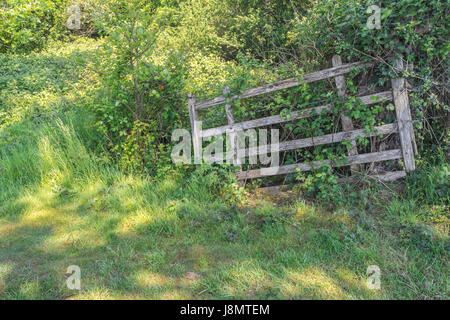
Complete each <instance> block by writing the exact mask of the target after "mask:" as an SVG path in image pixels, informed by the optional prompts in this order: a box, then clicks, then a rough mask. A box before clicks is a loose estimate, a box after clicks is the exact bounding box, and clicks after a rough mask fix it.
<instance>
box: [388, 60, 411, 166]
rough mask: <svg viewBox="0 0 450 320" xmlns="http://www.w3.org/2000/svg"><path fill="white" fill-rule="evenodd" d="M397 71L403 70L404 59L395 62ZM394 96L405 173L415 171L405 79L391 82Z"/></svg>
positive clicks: (396, 79)
mask: <svg viewBox="0 0 450 320" xmlns="http://www.w3.org/2000/svg"><path fill="white" fill-rule="evenodd" d="M394 67H395V69H397V70H398V71H399V72H401V71H402V70H403V61H402V59H397V60H395V65H394ZM391 83H392V95H393V98H394V105H395V113H396V115H397V122H398V131H399V136H400V144H401V146H402V153H403V162H404V165H405V171H406V172H409V171H413V170H414V169H415V168H416V166H415V163H414V147H413V144H414V136H413V134H412V133H413V126H412V119H411V111H410V109H409V98H408V91H407V89H406V86H405V79H403V78H400V77H399V78H395V79H392V80H391Z"/></svg>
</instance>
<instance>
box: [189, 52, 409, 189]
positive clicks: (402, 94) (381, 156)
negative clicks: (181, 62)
mask: <svg viewBox="0 0 450 320" xmlns="http://www.w3.org/2000/svg"><path fill="white" fill-rule="evenodd" d="M332 63H333V67H332V68H329V69H325V70H322V71H318V72H314V73H310V74H307V75H305V76H304V77H303V79H302V80H301V81H300V80H298V79H296V78H293V79H287V80H282V81H279V82H276V83H272V84H268V85H264V86H261V87H257V88H253V89H249V90H246V91H245V92H243V93H242V94H240V95H236V96H233V97H232V98H231V100H233V99H245V98H250V97H255V96H259V95H263V94H267V93H271V92H275V91H278V90H283V89H287V88H292V87H295V86H299V85H301V84H302V83H311V82H315V81H320V80H325V79H328V78H334V80H335V84H336V87H337V89H338V95H339V96H345V81H344V76H343V75H344V74H346V73H348V72H350V70H351V69H352V68H354V67H362V66H368V65H373V63H370V62H369V63H364V62H354V63H348V64H342V62H341V58H340V57H339V56H337V55H336V56H334V57H333V60H332ZM394 68H395V69H396V71H397V72H401V71H402V70H403V61H402V60H401V59H398V60H396V61H395V65H394ZM405 83H406V81H405V79H403V78H395V79H392V80H391V86H392V90H389V91H384V92H379V93H374V94H371V95H367V96H360V97H359V98H360V99H361V101H362V103H363V104H365V105H371V104H374V103H376V102H377V101H380V100H383V101H393V103H394V106H395V113H396V122H395V123H392V124H385V125H381V126H377V127H375V128H374V129H375V130H374V131H375V132H372V133H370V134H367V133H366V132H365V131H364V130H362V129H357V130H355V129H354V127H353V123H352V120H351V119H350V118H348V117H347V116H345V115H344V114H341V116H340V121H341V124H342V128H343V130H344V131H343V132H338V133H333V134H327V135H323V136H316V137H311V138H305V139H298V140H291V141H284V142H280V143H279V152H283V151H288V150H295V149H299V148H306V147H313V146H318V145H324V144H331V143H336V142H341V141H351V142H352V147H351V149H350V150H349V152H348V156H347V157H346V159H347V163H345V164H342V163H335V162H334V161H331V160H324V161H315V162H312V163H296V164H290V165H283V166H280V167H278V170H276V171H274V173H273V175H282V174H288V173H294V172H296V171H297V170H300V171H308V170H312V169H315V168H320V167H321V166H323V165H324V164H329V165H331V166H333V167H338V166H344V165H347V166H352V168H356V167H357V165H359V164H364V163H372V162H381V161H388V160H395V159H403V163H404V170H401V171H394V172H388V173H385V174H382V175H376V178H378V179H380V180H384V181H392V180H395V179H398V178H401V177H404V176H405V175H406V173H407V172H409V171H413V170H414V169H415V164H414V155H415V153H417V147H416V144H415V139H414V131H413V126H412V119H411V112H410V108H409V101H408V93H407V89H406V84H405ZM228 94H229V91H228V89H227V88H226V89H225V90H224V95H223V96H220V97H216V98H214V99H211V100H206V101H201V102H197V101H196V100H195V97H193V96H189V114H190V119H191V127H192V139H193V148H194V158H195V159H197V160H199V161H201V158H202V150H201V139H203V138H208V137H213V136H219V135H222V134H228V136H229V138H230V142H231V143H230V145H231V151H230V152H226V153H224V154H222V155H219V156H220V157H223V156H225V159H228V160H229V159H232V160H233V163H234V164H238V163H237V159H236V155H237V152H238V150H237V148H238V146H237V143H236V132H238V131H239V130H246V129H251V128H258V127H265V126H269V125H273V124H281V123H285V122H289V121H292V120H296V119H302V118H308V117H310V116H312V115H314V114H321V113H324V112H330V111H331V110H332V106H331V105H323V106H318V107H314V108H309V109H306V110H301V111H296V112H292V113H291V116H290V117H289V118H288V119H287V118H284V117H282V116H281V115H275V116H270V117H264V118H259V119H254V120H249V121H244V122H239V123H235V121H234V118H233V114H232V111H231V105H230V104H229V102H228V103H227V96H228ZM373 97H376V98H375V99H374V98H373ZM228 101H229V100H228ZM221 104H225V111H226V116H227V120H228V124H227V125H224V126H221V127H215V128H210V129H206V130H202V129H201V127H200V126H199V125H198V111H199V110H201V109H205V108H210V107H214V106H218V105H221ZM392 133H398V135H399V138H400V139H399V140H400V145H401V148H400V149H394V150H387V151H380V152H372V153H365V154H358V151H357V148H356V141H355V140H356V138H357V137H371V136H375V135H377V134H384V135H386V134H392ZM267 148H270V145H268V146H267ZM244 152H245V156H246V157H248V155H249V154H252V155H259V154H261V153H263V152H267V149H265V148H261V147H257V148H253V150H252V148H248V149H246V150H245V151H244ZM216 160H217V161H218V160H223V159H217V158H216ZM236 175H237V178H238V179H239V180H246V179H253V178H259V177H266V176H269V175H271V174H270V173H267V172H262V169H254V170H248V171H241V172H238V173H236Z"/></svg>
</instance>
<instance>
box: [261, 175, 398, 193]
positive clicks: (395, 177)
mask: <svg viewBox="0 0 450 320" xmlns="http://www.w3.org/2000/svg"><path fill="white" fill-rule="evenodd" d="M405 176H406V172H405V171H404V170H401V171H393V172H386V173H382V174H376V175H365V176H361V177H358V176H356V177H355V176H354V177H345V178H339V179H338V182H339V183H343V182H354V181H355V180H358V178H360V179H365V180H367V179H372V180H377V181H383V182H392V181H396V180H398V179H400V178H403V177H405ZM301 185H302V184H301V183H295V184H293V185H287V184H283V185H278V186H269V187H262V188H258V189H257V190H258V191H261V192H266V193H269V194H274V193H278V192H282V191H285V190H289V189H290V188H294V187H298V186H301Z"/></svg>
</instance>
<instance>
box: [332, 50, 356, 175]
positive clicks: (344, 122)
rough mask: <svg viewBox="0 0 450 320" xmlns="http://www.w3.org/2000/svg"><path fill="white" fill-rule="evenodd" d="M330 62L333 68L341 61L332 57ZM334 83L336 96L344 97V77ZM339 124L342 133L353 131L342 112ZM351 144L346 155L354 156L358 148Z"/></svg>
mask: <svg viewBox="0 0 450 320" xmlns="http://www.w3.org/2000/svg"><path fill="white" fill-rule="evenodd" d="M331 62H332V64H333V67H339V66H341V65H342V60H341V57H340V56H339V55H334V56H333V58H332V60H331ZM334 81H335V83H336V87H337V89H338V96H340V97H345V78H344V76H343V75H339V76H336V77H335V78H334ZM341 124H342V129H343V130H344V131H352V130H354V126H353V122H352V119H350V118H349V117H347V116H346V115H344V113H343V112H342V113H341ZM351 144H352V147H351V148H350V150H349V151H348V155H349V156H355V155H357V154H358V148H357V147H356V141H355V140H352V141H351ZM350 168H351V171H359V166H358V165H352V166H350Z"/></svg>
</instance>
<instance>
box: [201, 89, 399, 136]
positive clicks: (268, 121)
mask: <svg viewBox="0 0 450 320" xmlns="http://www.w3.org/2000/svg"><path fill="white" fill-rule="evenodd" d="M373 97H376V98H377V101H379V100H385V101H391V100H392V91H384V92H380V93H375V94H371V95H367V96H362V97H358V98H360V99H361V102H362V103H363V104H365V105H370V104H374V103H376V102H375V101H373V100H372V98H373ZM330 110H331V105H324V106H318V107H314V108H309V109H305V110H301V111H294V112H292V113H291V115H290V117H289V118H286V117H282V116H280V115H276V116H270V117H264V118H259V119H255V120H249V121H244V122H239V123H235V124H233V125H226V126H221V127H217V128H211V129H206V130H203V131H202V132H201V135H202V137H212V136H218V135H222V134H224V133H226V132H227V131H230V130H235V131H238V130H246V129H252V128H259V127H264V126H269V125H272V124H278V123H284V122H289V121H293V120H298V119H303V118H308V117H310V116H311V115H312V114H321V113H322V112H329V111H330Z"/></svg>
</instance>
